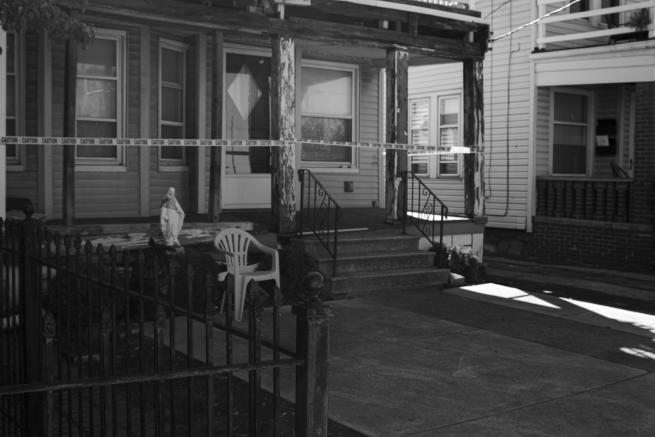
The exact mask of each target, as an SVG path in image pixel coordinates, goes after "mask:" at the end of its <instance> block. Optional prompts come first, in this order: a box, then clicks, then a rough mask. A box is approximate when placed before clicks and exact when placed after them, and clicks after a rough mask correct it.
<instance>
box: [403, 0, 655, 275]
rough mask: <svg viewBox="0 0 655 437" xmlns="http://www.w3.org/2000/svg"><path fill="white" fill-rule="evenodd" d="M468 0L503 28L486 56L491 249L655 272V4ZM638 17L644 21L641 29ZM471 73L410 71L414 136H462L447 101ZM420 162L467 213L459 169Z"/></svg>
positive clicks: (438, 161)
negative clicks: (450, 133)
mask: <svg viewBox="0 0 655 437" xmlns="http://www.w3.org/2000/svg"><path fill="white" fill-rule="evenodd" d="M469 3H470V4H471V7H472V8H474V9H476V10H479V11H481V13H482V17H483V18H484V19H486V20H487V21H488V22H489V25H490V31H491V33H492V36H491V42H490V51H489V52H488V54H487V56H486V58H485V61H484V77H485V79H484V90H485V93H484V101H485V153H484V168H483V178H484V190H485V215H486V217H487V219H488V222H487V232H486V233H485V246H486V247H487V249H488V250H489V251H496V252H498V253H503V254H505V255H512V256H521V257H535V258H538V259H541V260H543V261H547V262H553V263H560V264H576V265H584V266H596V267H608V268H617V269H625V270H631V271H652V270H653V268H654V267H655V261H653V258H652V254H653V253H654V251H655V237H654V235H653V225H654V217H655V210H654V204H655V130H654V129H655V39H654V37H655V32H654V30H655V26H654V24H653V23H654V22H655V19H654V16H655V13H654V10H655V2H653V1H644V0H634V1H629V0H602V1H601V0H583V1H579V2H575V3H574V4H573V5H571V6H570V7H569V8H564V9H563V10H561V11H559V12H556V13H553V12H554V11H555V10H557V9H558V8H561V7H563V6H566V5H568V4H569V3H571V1H553V0H531V1H518V0H510V1H490V0H475V1H471V2H469ZM538 18H541V20H540V21H538V22H537V23H534V24H532V25H528V26H525V25H526V24H528V23H530V22H532V21H533V20H537V19H538ZM640 20H641V22H642V23H645V24H644V26H646V27H645V28H644V29H635V27H634V26H635V25H637V23H638V22H640ZM513 30H514V32H513V33H511V34H510V32H511V31H513ZM460 68H461V66H459V65H457V64H453V65H443V66H428V67H413V68H412V69H410V81H409V83H410V91H409V98H410V103H409V105H410V125H411V126H412V128H413V130H412V132H413V133H412V135H415V136H416V137H417V138H419V137H420V136H421V135H423V138H430V141H437V142H439V141H441V142H447V141H450V139H449V137H447V136H446V134H445V132H444V131H449V130H451V129H452V127H453V126H455V124H453V123H454V122H455V118H454V117H453V116H451V115H450V113H451V111H450V110H449V108H450V107H451V106H449V104H450V102H451V101H452V105H455V104H456V103H455V100H456V98H457V96H458V95H459V93H460V92H461V91H460V90H461V76H459V75H457V74H456V72H457V71H458V70H459V69H460ZM452 107H454V106H452ZM422 126H423V127H425V126H429V129H428V130H427V131H426V132H425V133H421V130H420V129H421V127H422ZM460 140H461V139H460ZM411 165H412V167H413V168H414V170H415V171H419V172H421V173H423V174H425V175H426V177H428V178H429V179H428V181H429V185H430V186H431V187H432V189H433V190H434V191H435V192H436V193H437V194H438V195H440V196H442V197H444V198H446V199H448V202H449V205H450V206H451V208H453V209H455V210H457V209H458V208H460V209H461V208H462V207H463V206H462V204H461V199H462V196H461V193H462V191H463V180H462V178H461V167H460V166H461V163H458V164H457V165H456V164H454V163H451V162H450V160H449V158H448V157H447V158H446V159H445V160H444V157H433V158H430V159H428V160H426V159H425V158H424V157H413V158H412V164H411ZM456 168H457V170H455V169H456Z"/></svg>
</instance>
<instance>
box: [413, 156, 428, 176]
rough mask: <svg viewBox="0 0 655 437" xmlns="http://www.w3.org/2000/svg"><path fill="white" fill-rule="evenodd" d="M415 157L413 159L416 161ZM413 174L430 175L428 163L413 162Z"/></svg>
mask: <svg viewBox="0 0 655 437" xmlns="http://www.w3.org/2000/svg"><path fill="white" fill-rule="evenodd" d="M414 159H415V157H414V158H413V159H412V161H414ZM412 172H413V173H416V174H417V175H425V174H428V163H427V162H412Z"/></svg>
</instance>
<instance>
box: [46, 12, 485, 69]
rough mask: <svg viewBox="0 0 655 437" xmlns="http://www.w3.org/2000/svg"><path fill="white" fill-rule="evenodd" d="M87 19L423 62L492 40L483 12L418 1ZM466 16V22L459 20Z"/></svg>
mask: <svg viewBox="0 0 655 437" xmlns="http://www.w3.org/2000/svg"><path fill="white" fill-rule="evenodd" d="M58 3H60V4H63V5H67V6H70V7H71V8H75V7H76V6H77V2H76V1H75V0H58ZM368 3H371V2H368ZM260 4H270V5H272V4H273V3H272V2H261V3H260ZM378 4H381V5H387V6H388V5H395V4H411V6H412V7H413V9H412V12H407V11H400V10H397V9H389V8H385V7H381V6H377V5H378ZM271 8H273V6H271ZM435 11H436V12H435ZM83 12H84V13H85V14H93V15H101V16H107V17H114V18H117V17H121V18H128V17H129V18H130V19H133V20H137V21H140V22H144V23H152V24H162V23H166V25H170V26H177V27H179V28H181V29H185V28H186V29H189V28H195V29H197V30H203V29H205V30H216V31H228V32H238V33H240V34H244V35H262V36H270V35H292V36H294V37H296V38H299V39H305V40H310V41H319V42H323V43H325V44H326V45H330V44H331V45H334V46H341V47H343V46H350V47H355V48H362V49H366V50H370V49H378V50H379V51H384V50H386V49H387V48H390V47H396V46H402V47H405V48H407V50H408V51H409V52H410V53H411V54H412V55H413V56H416V57H417V58H419V59H420V58H426V57H429V58H445V59H449V60H451V61H452V60H464V59H471V58H476V59H480V58H482V57H483V56H484V52H485V51H486V49H487V37H488V25H487V24H485V23H483V22H482V21H481V20H480V18H479V13H477V12H475V11H469V10H465V9H454V8H447V7H443V6H436V5H431V4H428V3H422V2H413V1H401V2H399V1H390V2H372V3H371V4H366V5H363V4H357V3H351V2H344V1H337V0H312V2H311V5H310V6H306V7H300V6H290V5H286V6H285V8H284V19H281V18H279V16H280V13H279V12H278V11H277V10H275V9H271V10H269V11H264V10H262V9H261V8H254V7H253V6H252V2H246V1H232V0H230V1H227V0H212V1H209V2H208V1H206V0H184V1H181V0H160V1H157V2H151V1H145V0H141V1H134V0H89V1H88V3H87V5H86V6H85V7H84V11H83ZM423 12H424V13H423ZM435 14H436V15H435ZM439 14H442V15H443V16H441V15H439ZM460 16H461V20H459V19H457V18H458V17H460ZM362 53H363V54H368V56H367V57H368V58H370V57H371V56H373V57H377V51H375V50H374V51H372V52H370V51H368V52H366V51H362Z"/></svg>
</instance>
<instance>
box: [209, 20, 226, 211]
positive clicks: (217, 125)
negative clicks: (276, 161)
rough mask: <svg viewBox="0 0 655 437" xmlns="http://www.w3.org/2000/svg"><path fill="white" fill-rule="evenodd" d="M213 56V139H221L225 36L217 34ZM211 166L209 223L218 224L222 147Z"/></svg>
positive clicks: (214, 153)
mask: <svg viewBox="0 0 655 437" xmlns="http://www.w3.org/2000/svg"><path fill="white" fill-rule="evenodd" d="M212 39H213V52H212V53H213V56H212V125H211V137H212V139H213V140H216V139H220V138H221V135H222V132H221V130H222V127H223V89H222V86H223V34H222V33H220V32H215V33H214V37H213V38H212ZM210 160H211V163H210V166H209V221H211V222H217V221H218V220H219V216H220V214H221V179H222V173H223V162H222V155H221V149H220V147H212V148H211V158H210Z"/></svg>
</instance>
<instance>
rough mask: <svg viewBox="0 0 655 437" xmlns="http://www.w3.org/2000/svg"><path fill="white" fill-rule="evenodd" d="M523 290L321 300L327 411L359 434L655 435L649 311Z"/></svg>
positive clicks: (654, 333) (654, 330) (654, 354)
mask: <svg viewBox="0 0 655 437" xmlns="http://www.w3.org/2000/svg"><path fill="white" fill-rule="evenodd" d="M491 288H493V287H491ZM491 288H490V289H491ZM500 289H501V290H503V289H502V288H500ZM505 291H507V290H505ZM500 294H501V295H502V294H503V293H502V292H501V293H500ZM505 295H507V293H505ZM472 297H473V298H472ZM524 297H529V298H526V299H524V300H516V299H509V298H507V297H497V296H494V295H493V293H490V292H487V293H483V292H477V291H471V290H470V289H468V290H467V289H451V290H446V291H434V290H407V292H404V293H402V292H400V293H399V292H395V293H393V292H389V293H384V294H379V295H371V296H369V297H366V298H361V299H353V300H348V301H336V302H330V306H331V309H332V317H331V320H330V336H331V337H330V362H329V411H330V417H331V419H333V420H335V421H338V422H340V423H343V424H345V425H347V426H349V427H351V428H353V429H355V430H357V431H359V432H361V433H363V434H365V435H370V436H421V437H425V436H586V435H594V436H619V435H620V436H642V435H643V436H652V435H655V414H653V399H654V397H653V393H655V376H653V374H652V372H653V370H655V347H654V346H655V345H653V341H654V340H655V318H653V319H649V318H648V316H646V315H644V318H641V319H638V320H639V321H637V322H632V321H626V320H630V319H629V318H628V319H626V317H627V316H626V315H625V314H623V319H621V317H618V321H617V320H615V318H612V317H613V316H611V315H609V314H608V313H604V312H603V311H602V310H600V309H599V307H593V306H592V307H585V306H580V305H579V304H578V303H577V302H576V301H567V300H564V299H561V298H558V297H555V296H547V295H534V294H529V293H527V294H526V296H524ZM539 302H541V303H539ZM620 320H623V321H620Z"/></svg>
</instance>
